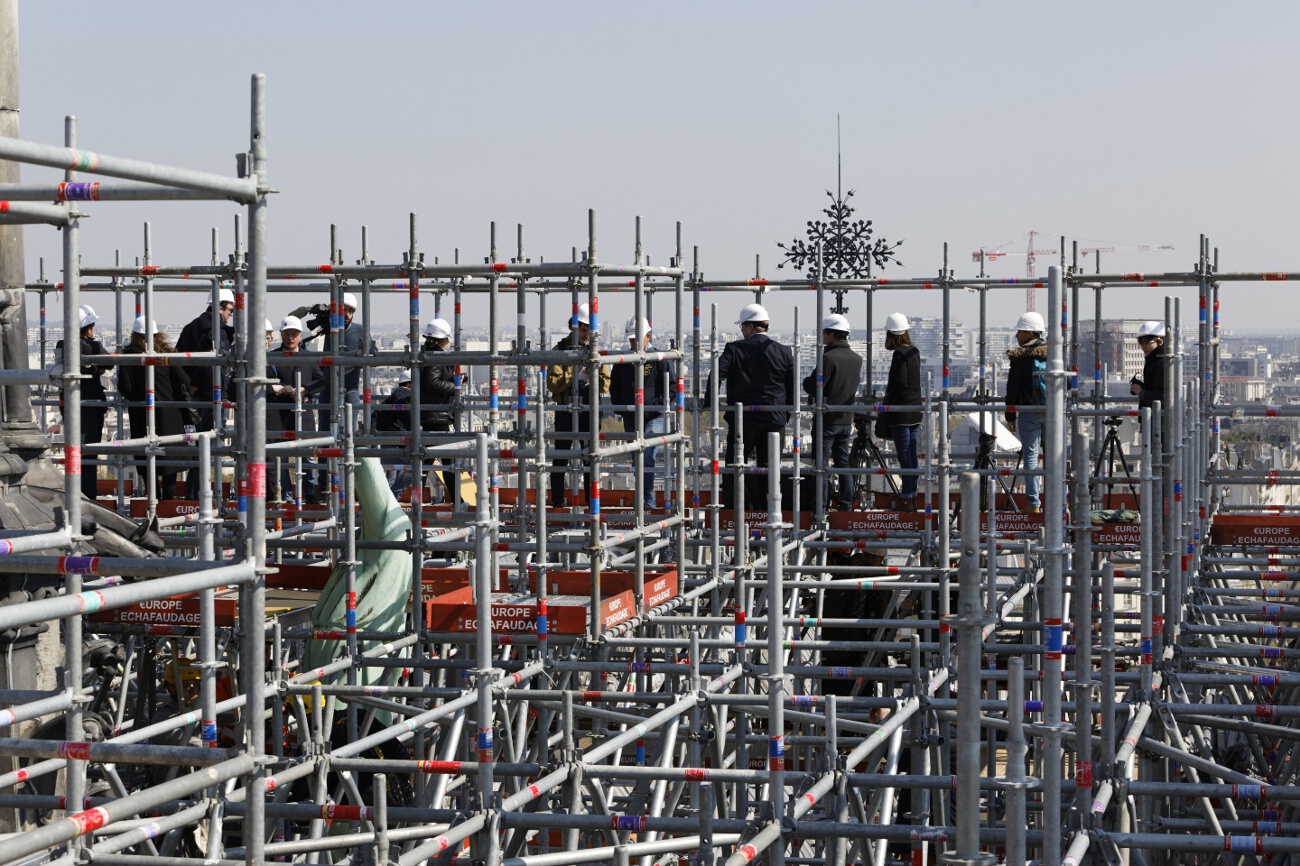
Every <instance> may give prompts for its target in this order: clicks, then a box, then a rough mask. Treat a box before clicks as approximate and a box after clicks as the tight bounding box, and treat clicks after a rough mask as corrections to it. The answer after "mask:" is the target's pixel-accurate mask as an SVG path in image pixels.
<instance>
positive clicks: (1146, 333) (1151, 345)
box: [1129, 321, 1169, 409]
mask: <svg viewBox="0 0 1300 866" xmlns="http://www.w3.org/2000/svg"><path fill="white" fill-rule="evenodd" d="M1137 341H1138V345H1139V346H1141V347H1142V354H1143V355H1145V356H1146V358H1145V359H1144V360H1143V361H1142V378H1141V379H1138V378H1136V377H1135V378H1134V379H1133V380H1132V381H1131V382H1129V393H1130V394H1132V395H1133V396H1134V397H1137V398H1138V408H1139V409H1142V408H1149V407H1151V406H1154V405H1155V404H1156V403H1157V402H1158V403H1160V404H1161V405H1164V402H1165V364H1166V362H1167V361H1168V359H1169V350H1168V349H1166V348H1165V326H1164V323H1163V322H1156V321H1150V322H1143V323H1142V325H1141V327H1139V328H1138V333H1137Z"/></svg>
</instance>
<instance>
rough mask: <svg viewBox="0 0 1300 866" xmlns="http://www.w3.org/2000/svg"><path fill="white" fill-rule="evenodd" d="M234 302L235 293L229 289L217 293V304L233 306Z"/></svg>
mask: <svg viewBox="0 0 1300 866" xmlns="http://www.w3.org/2000/svg"><path fill="white" fill-rule="evenodd" d="M234 302H235V293H234V292H232V291H231V290H230V289H221V290H220V291H218V292H217V304H218V306H220V305H221V304H233V303H234Z"/></svg>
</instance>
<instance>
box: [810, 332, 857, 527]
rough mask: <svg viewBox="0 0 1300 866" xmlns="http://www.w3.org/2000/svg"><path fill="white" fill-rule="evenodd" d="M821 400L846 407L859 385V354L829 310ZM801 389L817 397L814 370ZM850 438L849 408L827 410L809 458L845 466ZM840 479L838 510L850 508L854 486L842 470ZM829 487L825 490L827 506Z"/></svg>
mask: <svg viewBox="0 0 1300 866" xmlns="http://www.w3.org/2000/svg"><path fill="white" fill-rule="evenodd" d="M822 346H823V348H822V400H823V401H824V403H823V405H825V406H848V405H850V404H852V403H853V402H854V401H855V400H857V397H858V387H859V386H860V385H861V384H862V356H861V355H859V354H858V353H857V352H855V351H853V349H852V348H851V347H850V346H849V320H848V319H846V318H845V317H844V316H841V315H840V314H839V313H832V314H831V315H829V316H827V317H826V318H825V319H824V320H822ZM803 389H804V392H805V393H806V394H807V395H808V398H809V400H812V401H815V400H816V399H817V373H816V371H814V372H813V373H812V374H811V375H809V376H808V378H806V379H804V380H803ZM852 440H853V410H851V409H838V410H834V411H831V410H827V411H825V412H823V413H822V435H821V440H820V441H818V440H817V439H814V440H813V449H814V450H813V457H814V459H816V458H817V456H818V455H819V454H825V455H826V459H827V460H828V461H829V463H830V465H831V466H833V467H835V468H836V469H846V468H848V465H849V451H850V445H851V442H852ZM839 478H840V490H839V506H838V507H839V510H840V511H849V510H850V509H852V507H853V502H854V499H855V498H856V497H855V494H856V485H855V484H854V479H853V476H852V475H851V474H849V473H847V472H846V473H843V474H841V475H840V476H839ZM830 492H831V491H830V489H829V487H828V488H827V490H826V495H827V498H828V501H827V505H828V506H829V504H830V502H829V498H830Z"/></svg>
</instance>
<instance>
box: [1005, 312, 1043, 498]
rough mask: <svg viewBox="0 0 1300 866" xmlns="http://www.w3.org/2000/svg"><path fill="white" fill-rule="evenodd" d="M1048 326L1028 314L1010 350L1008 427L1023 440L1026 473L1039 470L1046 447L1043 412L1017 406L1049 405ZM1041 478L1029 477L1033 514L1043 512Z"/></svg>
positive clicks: (1037, 316) (1027, 484) (1027, 493)
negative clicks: (1047, 373)
mask: <svg viewBox="0 0 1300 866" xmlns="http://www.w3.org/2000/svg"><path fill="white" fill-rule="evenodd" d="M1045 333H1047V326H1046V324H1044V322H1043V317H1042V316H1041V315H1040V314H1038V313H1035V312H1028V313H1025V314H1024V315H1023V316H1021V317H1020V320H1019V321H1018V322H1016V345H1015V346H1013V347H1012V348H1010V349H1008V350H1007V357H1008V358H1009V359H1011V367H1010V369H1009V370H1008V371H1007V393H1006V404H1007V409H1006V419H1007V428H1008V429H1009V430H1011V432H1012V433H1015V434H1016V435H1017V436H1018V437H1020V449H1021V452H1020V453H1021V454H1022V455H1023V456H1024V468H1025V471H1026V472H1033V471H1034V470H1036V469H1038V455H1039V452H1040V451H1042V447H1043V423H1044V421H1045V420H1046V418H1045V416H1044V415H1043V414H1042V413H1041V412H1023V413H1022V412H1017V411H1016V407H1017V406H1043V405H1045V404H1046V402H1047V400H1046V393H1047V385H1046V379H1045V378H1044V375H1045V373H1046V370H1047V342H1046V341H1045V340H1044V339H1043V335H1044V334H1045ZM1041 486H1042V484H1041V479H1039V477H1038V476H1037V475H1028V476H1026V477H1025V498H1026V500H1028V502H1029V510H1030V511H1031V512H1040V511H1042V510H1043V506H1042V502H1041V501H1040V499H1039V495H1038V491H1039V489H1040V488H1041Z"/></svg>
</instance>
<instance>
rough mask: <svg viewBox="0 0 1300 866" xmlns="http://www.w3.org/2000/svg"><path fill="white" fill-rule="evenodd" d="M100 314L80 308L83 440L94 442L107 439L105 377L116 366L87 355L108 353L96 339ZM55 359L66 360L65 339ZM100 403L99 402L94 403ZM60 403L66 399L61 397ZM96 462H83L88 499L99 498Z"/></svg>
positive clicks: (84, 492)
mask: <svg viewBox="0 0 1300 866" xmlns="http://www.w3.org/2000/svg"><path fill="white" fill-rule="evenodd" d="M98 321H99V317H98V316H96V315H95V311H94V309H92V308H91V307H90V305H89V304H82V305H81V306H80V307H78V308H77V327H78V328H79V332H78V333H79V335H80V341H79V342H80V344H81V373H82V375H83V376H85V377H86V378H85V379H82V380H81V413H80V416H79V417H80V418H81V444H82V445H83V446H84V445H87V444H93V443H96V442H102V441H104V415H105V414H106V413H107V412H108V405H107V404H106V403H105V402H104V401H105V400H106V399H107V397H106V394H105V391H104V380H103V379H102V378H101V377H102V376H103V375H104V374H105V373H107V372H108V371H109V370H111V369H112V367H104V366H96V365H95V364H93V363H87V359H89V358H93V357H94V356H95V355H107V354H108V350H107V349H105V348H104V344H103V343H102V342H100V341H99V340H97V339H95V323H96V322H98ZM54 363H55V364H56V365H60V366H61V365H62V364H63V341H62V340H59V342H57V343H55V344H54ZM90 404H98V405H90ZM60 406H62V402H61V401H60ZM97 468H98V467H96V466H94V465H87V464H85V463H84V462H83V464H82V467H81V493H82V495H83V496H85V497H86V498H87V499H94V498H95V492H96V491H95V482H96V480H97V479H98V477H99V473H98V471H97Z"/></svg>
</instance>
